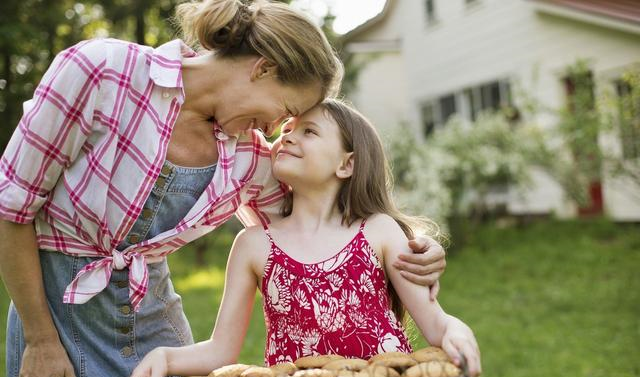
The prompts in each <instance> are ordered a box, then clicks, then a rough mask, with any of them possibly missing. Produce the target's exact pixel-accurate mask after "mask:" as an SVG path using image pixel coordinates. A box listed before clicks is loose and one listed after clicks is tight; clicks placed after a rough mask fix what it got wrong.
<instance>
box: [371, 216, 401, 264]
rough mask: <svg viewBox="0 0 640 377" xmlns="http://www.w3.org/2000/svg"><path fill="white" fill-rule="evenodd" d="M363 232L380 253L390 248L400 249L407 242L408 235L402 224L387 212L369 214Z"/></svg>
mask: <svg viewBox="0 0 640 377" xmlns="http://www.w3.org/2000/svg"><path fill="white" fill-rule="evenodd" d="M363 232H364V236H365V237H366V238H367V241H369V244H371V246H372V247H373V248H374V250H375V251H376V253H378V254H384V251H385V250H389V249H390V248H391V249H394V250H395V249H398V250H399V249H401V246H406V243H407V238H406V235H405V234H404V232H403V231H402V228H400V225H399V224H398V223H397V222H396V220H394V218H393V217H391V216H389V215H387V214H385V213H377V214H374V215H371V216H369V217H368V218H367V221H366V223H365V227H364V229H363Z"/></svg>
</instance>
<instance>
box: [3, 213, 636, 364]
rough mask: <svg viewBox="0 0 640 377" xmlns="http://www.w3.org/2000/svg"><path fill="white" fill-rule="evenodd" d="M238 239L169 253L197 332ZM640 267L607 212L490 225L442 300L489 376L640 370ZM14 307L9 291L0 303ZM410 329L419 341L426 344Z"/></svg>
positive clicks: (445, 282)
mask: <svg viewBox="0 0 640 377" xmlns="http://www.w3.org/2000/svg"><path fill="white" fill-rule="evenodd" d="M232 238H233V237H232V236H231V235H230V234H228V233H226V234H225V233H219V234H218V235H216V236H214V237H213V239H212V240H211V241H210V243H211V244H213V246H212V249H213V250H211V252H210V253H209V254H208V255H207V257H206V259H207V262H208V264H209V267H206V268H195V267H194V260H195V258H194V251H193V249H192V248H190V247H187V248H185V250H182V251H180V252H179V253H178V254H176V255H173V256H171V257H170V259H169V261H170V264H171V268H172V271H173V276H174V283H175V285H176V288H177V290H178V291H179V292H180V293H181V294H182V297H183V299H184V306H185V310H186V312H187V316H188V318H189V320H190V322H191V326H192V328H193V332H194V336H195V338H196V339H197V340H202V339H206V338H207V337H208V336H209V335H210V333H211V329H212V327H213V324H214V321H215V316H216V311H217V307H218V304H219V302H220V298H221V295H222V286H223V283H224V266H225V262H226V254H227V252H228V247H229V244H230V242H231V241H232ZM639 269H640V227H638V226H632V225H616V224H611V223H608V222H605V221H600V220H597V221H570V222H560V221H548V222H540V223H535V224H533V225H530V226H527V227H522V228H514V227H510V228H504V229H500V228H498V227H496V226H483V227H481V228H479V229H476V230H475V231H473V232H472V233H471V234H469V236H468V240H467V243H466V246H465V247H463V248H461V249H459V250H457V251H456V252H455V253H452V255H449V256H448V266H447V271H446V273H445V275H444V277H443V279H442V290H441V293H440V298H439V300H440V302H441V303H442V305H443V307H444V308H445V310H446V311H448V312H449V313H451V314H453V315H456V316H458V317H460V318H461V319H463V320H464V321H465V322H467V323H468V324H469V325H470V326H471V328H472V329H473V330H474V331H475V333H476V336H477V338H478V341H479V343H480V348H481V351H482V358H483V360H482V361H483V369H484V375H485V376H508V377H520V376H531V377H543V376H544V377H547V376H563V377H569V376H589V377H591V376H593V377H596V376H602V377H605V376H606V377H616V376H640V340H639V339H640V274H639V273H638V270H639ZM255 302H256V305H255V308H254V313H253V321H252V323H251V328H250V330H249V333H248V336H247V339H246V341H245V345H244V348H243V350H242V354H241V361H242V362H245V363H253V364H260V363H262V354H263V347H264V325H263V317H262V310H261V306H260V298H259V296H256V301H255ZM7 306H8V303H7V298H6V294H5V293H4V291H2V297H1V298H0V309H1V310H4V311H5V312H6V307H7ZM3 318H4V317H3ZM410 331H411V333H412V334H413V338H414V345H415V346H416V347H421V346H423V345H425V343H424V341H423V340H421V339H420V337H418V336H417V332H416V331H415V330H410ZM0 335H2V336H3V337H4V325H3V326H2V334H0ZM2 361H3V363H4V351H3V352H2Z"/></svg>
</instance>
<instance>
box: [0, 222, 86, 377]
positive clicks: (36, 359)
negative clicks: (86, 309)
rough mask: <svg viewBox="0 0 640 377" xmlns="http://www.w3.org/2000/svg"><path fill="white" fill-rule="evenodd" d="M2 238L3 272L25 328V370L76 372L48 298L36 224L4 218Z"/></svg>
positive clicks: (0, 269) (26, 372)
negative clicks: (39, 256)
mask: <svg viewBox="0 0 640 377" xmlns="http://www.w3.org/2000/svg"><path fill="white" fill-rule="evenodd" d="M0 240H2V242H0V275H1V276H2V280H3V281H4V285H5V287H6V288H7V291H8V293H9V296H10V297H11V298H12V300H13V304H14V305H15V307H16V310H17V311H18V313H20V319H21V320H22V324H23V328H24V337H25V343H26V348H25V351H24V356H23V361H22V373H24V375H28V376H32V375H33V376H35V375H41V374H42V371H43V370H47V371H49V372H51V373H53V374H55V375H60V376H74V373H73V367H72V366H71V363H70V361H69V358H68V356H67V353H66V351H65V349H64V347H63V346H62V343H60V338H59V337H58V331H57V330H56V328H55V326H54V324H53V320H52V318H51V312H50V311H49V306H48V305H47V300H46V299H45V292H44V284H43V283H42V270H41V268H40V259H39V258H38V246H37V244H36V232H35V230H34V228H33V224H16V223H12V222H10V221H6V220H0ZM22 373H21V375H22Z"/></svg>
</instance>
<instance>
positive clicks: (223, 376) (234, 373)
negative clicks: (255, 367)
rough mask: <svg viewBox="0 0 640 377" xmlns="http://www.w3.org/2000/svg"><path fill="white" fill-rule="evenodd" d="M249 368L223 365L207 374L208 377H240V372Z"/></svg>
mask: <svg viewBox="0 0 640 377" xmlns="http://www.w3.org/2000/svg"><path fill="white" fill-rule="evenodd" d="M249 368H251V365H246V364H231V365H225V366H223V367H220V368H218V369H215V370H213V371H212V372H211V373H209V376H208V377H240V375H241V374H242V372H244V371H245V370H247V369H249Z"/></svg>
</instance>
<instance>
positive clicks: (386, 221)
mask: <svg viewBox="0 0 640 377" xmlns="http://www.w3.org/2000/svg"><path fill="white" fill-rule="evenodd" d="M396 228H397V229H400V225H398V223H397V222H396V221H395V220H394V219H393V217H391V216H389V215H387V214H386V213H376V214H373V215H371V216H369V217H368V218H367V221H366V223H365V227H364V230H365V232H367V233H372V232H375V233H376V234H381V233H383V232H388V231H395V230H396ZM400 230H401V229H400Z"/></svg>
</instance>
